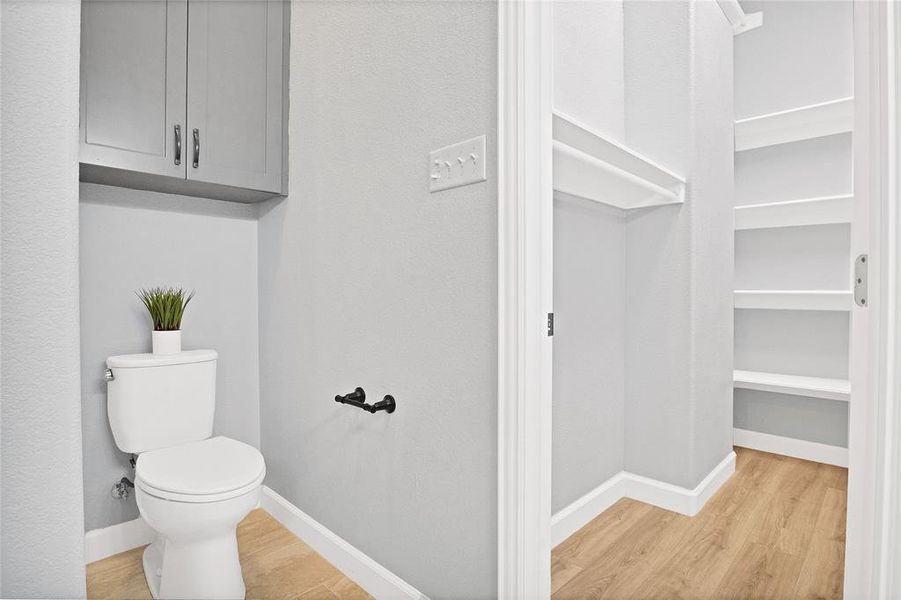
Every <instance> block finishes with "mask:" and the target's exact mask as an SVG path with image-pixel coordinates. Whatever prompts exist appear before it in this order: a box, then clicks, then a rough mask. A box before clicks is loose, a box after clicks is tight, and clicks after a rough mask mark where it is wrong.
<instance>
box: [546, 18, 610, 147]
mask: <svg viewBox="0 0 901 600" xmlns="http://www.w3.org/2000/svg"><path fill="white" fill-rule="evenodd" d="M623 93H624V87H623V2H622V0H604V1H602V2H598V1H597V0H565V1H562V2H556V3H555V4H554V110H558V111H561V112H562V113H564V114H566V115H568V116H570V117H573V118H575V119H576V120H577V121H579V122H580V123H582V124H583V125H585V126H587V127H588V128H590V129H593V130H595V131H597V132H599V133H601V134H603V135H605V136H609V137H610V138H611V139H614V140H616V141H619V142H622V141H623V140H624V138H625V128H624V126H625V122H624V106H623Z"/></svg>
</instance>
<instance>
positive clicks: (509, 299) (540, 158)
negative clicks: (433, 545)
mask: <svg viewBox="0 0 901 600" xmlns="http://www.w3.org/2000/svg"><path fill="white" fill-rule="evenodd" d="M553 58H554V57H553V3H552V2H532V1H530V0H513V1H509V2H499V3H498V469H497V471H498V494H497V497H498V509H497V510H498V518H497V527H498V530H497V537H498V567H497V568H498V588H497V593H498V597H500V598H548V597H550V590H551V544H550V539H551V526H550V519H551V430H550V424H551V364H552V363H551V352H552V344H551V338H550V337H547V335H546V328H547V325H546V322H547V314H548V313H550V312H552V311H553V308H552V306H553V287H552V282H553V193H554V192H553V169H552V152H553V150H552V144H553V139H552V112H553V80H552V77H553ZM461 551H465V550H461Z"/></svg>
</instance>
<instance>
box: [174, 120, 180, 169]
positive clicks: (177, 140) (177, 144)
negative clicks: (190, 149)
mask: <svg viewBox="0 0 901 600" xmlns="http://www.w3.org/2000/svg"><path fill="white" fill-rule="evenodd" d="M175 164H176V165H180V164H181V125H176V126H175Z"/></svg>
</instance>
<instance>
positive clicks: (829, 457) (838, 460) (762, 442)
mask: <svg viewBox="0 0 901 600" xmlns="http://www.w3.org/2000/svg"><path fill="white" fill-rule="evenodd" d="M732 443H734V444H735V445H736V446H740V447H742V448H750V449H752V450H760V451H761V452H770V453H772V454H782V455H783V456H792V457H794V458H800V459H803V460H811V461H813V462H818V463H824V464H827V465H835V466H837V467H847V466H848V449H847V448H842V447H840V446H830V445H829V444H820V443H818V442H808V441H807V440H798V439H795V438H789V437H784V436H781V435H773V434H771V433H762V432H760V431H750V430H748V429H739V428H738V427H736V428H735V429H733V442H732Z"/></svg>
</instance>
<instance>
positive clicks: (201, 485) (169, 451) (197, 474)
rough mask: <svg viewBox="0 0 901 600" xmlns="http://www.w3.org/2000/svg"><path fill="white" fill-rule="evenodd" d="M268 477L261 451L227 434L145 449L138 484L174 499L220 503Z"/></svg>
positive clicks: (138, 474) (244, 491) (136, 481)
mask: <svg viewBox="0 0 901 600" xmlns="http://www.w3.org/2000/svg"><path fill="white" fill-rule="evenodd" d="M265 476H266V464H265V462H264V461H263V456H262V454H260V451H259V450H257V449H256V448H254V447H253V446H249V445H247V444H245V443H243V442H239V441H237V440H232V439H230V438H227V437H222V436H219V437H214V438H209V439H206V440H201V441H199V442H191V443H188V444H182V445H179V446H173V447H171V448H161V449H159V450H151V451H149V452H143V453H141V454H140V455H139V456H138V461H137V464H136V465H135V486H137V487H139V488H141V489H142V490H143V491H144V492H146V493H147V494H150V495H151V496H155V497H157V498H162V499H164V500H171V501H175V502H219V501H222V500H229V499H231V498H235V497H237V496H241V495H243V494H246V493H248V492H250V491H253V490H254V489H256V488H257V487H258V486H259V485H260V484H261V483H262V481H263V478H264V477H265Z"/></svg>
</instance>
